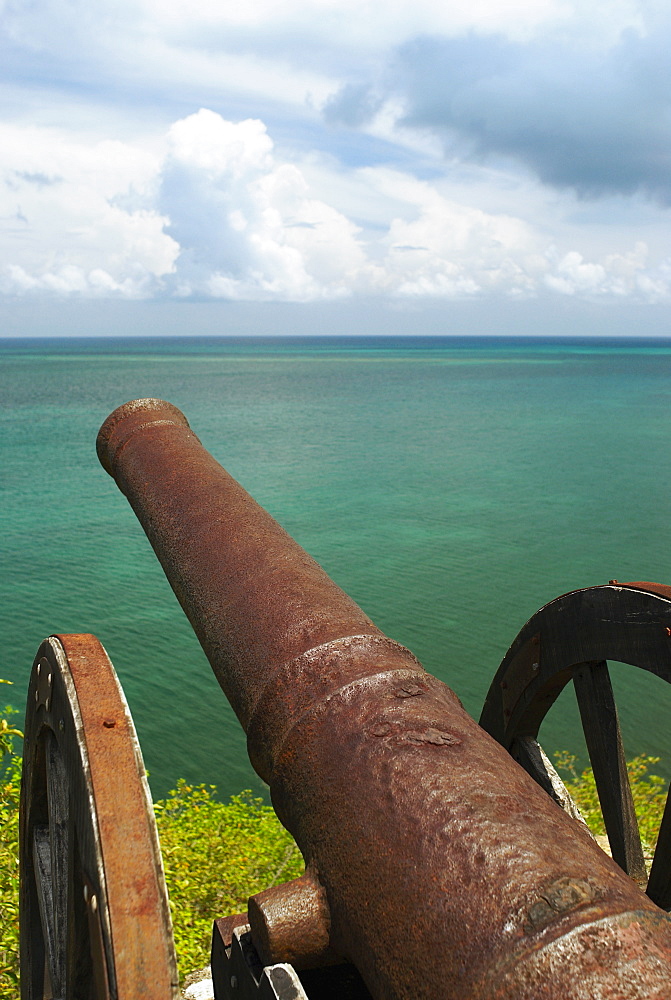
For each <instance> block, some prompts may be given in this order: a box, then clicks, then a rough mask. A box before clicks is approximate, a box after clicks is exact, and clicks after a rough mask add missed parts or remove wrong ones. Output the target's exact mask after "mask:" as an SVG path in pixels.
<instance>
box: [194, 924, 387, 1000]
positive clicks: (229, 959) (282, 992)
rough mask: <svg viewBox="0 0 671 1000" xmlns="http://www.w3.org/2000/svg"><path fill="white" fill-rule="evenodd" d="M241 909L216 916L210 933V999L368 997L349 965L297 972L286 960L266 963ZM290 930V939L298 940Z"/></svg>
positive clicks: (337, 999) (344, 999) (364, 999)
mask: <svg viewBox="0 0 671 1000" xmlns="http://www.w3.org/2000/svg"><path fill="white" fill-rule="evenodd" d="M245 920H246V916H245V914H242V913H240V914H235V915H234V916H232V917H226V918H224V919H223V920H215V922H214V928H213V933H212V955H211V963H210V964H211V969H212V983H213V986H214V1000H275V998H277V1000H370V993H369V992H368V990H367V989H366V987H365V985H364V983H363V981H362V979H361V976H360V975H359V973H358V972H357V970H356V969H355V968H354V966H353V965H349V964H339V965H333V966H329V967H325V968H316V969H310V970H309V971H306V970H303V971H302V972H300V973H299V972H297V971H296V969H295V968H294V966H292V965H290V964H289V963H286V962H277V963H274V964H271V965H264V962H263V960H262V959H261V957H260V955H259V953H258V951H257V950H256V947H255V944H254V938H253V934H252V929H251V927H250V925H249V924H247V923H245ZM299 941H300V939H299V937H298V936H294V943H299Z"/></svg>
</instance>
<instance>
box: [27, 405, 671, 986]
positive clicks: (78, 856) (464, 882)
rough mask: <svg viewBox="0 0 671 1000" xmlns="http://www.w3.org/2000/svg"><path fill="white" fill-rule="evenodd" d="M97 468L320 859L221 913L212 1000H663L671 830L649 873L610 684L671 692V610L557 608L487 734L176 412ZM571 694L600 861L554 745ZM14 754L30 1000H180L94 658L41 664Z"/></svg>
mask: <svg viewBox="0 0 671 1000" xmlns="http://www.w3.org/2000/svg"><path fill="white" fill-rule="evenodd" d="M97 447H98V455H99V458H100V460H101V462H102V464H103V466H104V467H105V469H106V470H107V471H108V472H109V473H110V475H111V476H113V478H114V479H115V480H116V482H117V484H118V486H119V488H120V489H121V490H122V491H123V493H124V494H125V495H126V497H127V499H128V501H129V503H130V504H131V506H132V508H133V510H134V511H135V513H136V515H137V517H138V518H139V520H140V522H141V524H142V526H143V528H144V530H145V532H146V534H147V536H148V538H149V541H150V542H151V544H152V546H153V548H154V550H155V552H156V554H157V556H158V558H159V560H160V562H161V564H162V566H163V568H164V570H165V573H166V575H167V577H168V580H169V581H170V584H171V586H172V588H173V590H174V592H175V594H176V596H177V598H178V600H179V601H180V603H181V605H182V607H183V609H184V611H185V613H186V615H187V617H188V618H189V621H190V622H191V624H192V626H193V628H194V630H195V632H196V635H197V636H198V639H199V641H200V643H201V645H202V646H203V649H204V650H205V653H206V655H207V657H208V659H209V661H210V663H211V665H212V669H213V671H214V673H215V676H216V678H217V680H218V682H219V684H220V686H221V687H222V689H223V691H224V693H225V695H226V697H227V698H228V699H229V701H230V702H231V705H232V706H233V709H234V710H235V712H236V714H237V716H238V718H239V720H240V723H241V725H242V726H243V728H244V730H245V731H246V733H247V742H248V750H249V756H250V759H251V762H252V764H253V766H254V768H255V770H256V771H257V773H258V774H259V775H260V776H261V778H262V779H263V780H264V781H265V782H266V783H267V784H268V786H269V788H270V795H271V800H272V803H273V806H274V808H275V810H276V812H277V815H278V816H279V818H280V820H281V821H282V823H283V824H284V825H285V826H286V828H287V829H288V830H289V831H290V832H291V833H292V834H293V836H294V837H295V839H296V842H297V843H298V845H299V847H300V850H301V852H302V854H303V857H304V860H305V874H304V875H303V876H301V878H299V879H296V880H294V881H293V882H290V883H288V884H286V885H283V886H276V887H273V888H270V889H267V890H265V891H263V892H260V893H258V894H257V895H256V896H254V897H252V898H251V899H250V900H249V903H248V908H247V912H246V913H244V914H228V915H226V914H213V915H212V917H213V938H212V977H213V983H214V991H215V997H216V1000H237V998H239V1000H257V998H258V1000H273V998H276V1000H305V998H307V1000H326V998H330V997H339V998H342V1000H348V998H349V1000H355V998H356V1000H364V998H374V1000H457V998H459V1000H587V998H594V1000H606V998H608V1000H662V998H665V1000H667V998H668V997H669V995H670V994H671V918H670V917H669V915H668V913H667V912H666V910H667V908H668V907H669V906H671V852H670V850H669V846H670V837H671V809H670V808H669V807H667V809H666V812H665V814H664V818H663V821H662V826H661V830H660V836H659V841H658V846H657V850H656V853H655V857H654V860H653V862H652V867H651V870H650V874H649V876H648V872H647V869H646V865H645V863H644V859H643V855H642V851H641V843H640V837H639V836H638V831H637V827H636V817H635V814H634V810H633V805H632V801H631V792H630V789H629V785H628V781H627V776H626V770H625V767H624V756H623V751H622V741H621V737H620V732H619V725H618V720H617V711H616V707H615V702H614V698H613V693H612V687H611V685H610V680H609V676H608V667H607V660H608V659H609V658H611V659H617V660H619V661H622V662H625V663H630V664H632V665H633V666H635V667H641V668H643V669H645V670H648V671H651V672H653V673H655V674H657V675H658V676H660V677H661V678H663V679H664V680H667V681H669V680H671V657H670V654H669V643H671V638H670V636H671V590H669V589H668V588H665V587H661V586H658V585H655V584H649V583H628V584H618V583H616V582H615V581H611V582H610V583H609V584H604V585H603V586H598V587H592V588H587V589H581V590H577V591H574V592H572V593H570V594H567V595H563V596H561V597H559V598H557V599H556V600H555V601H552V602H551V603H550V604H548V605H546V606H545V607H544V608H542V609H541V610H540V611H539V612H538V613H537V614H536V615H535V616H534V617H533V618H532V619H531V620H530V621H529V622H528V623H527V624H526V625H525V626H524V627H523V628H522V630H521V632H520V633H519V635H518V636H517V638H516V639H515V640H514V642H513V643H512V645H511V647H510V649H509V651H508V653H507V655H506V656H505V658H504V660H503V662H502V664H501V666H500V668H499V670H498V672H497V674H496V676H495V677H494V679H493V683H492V686H491V688H490V691H489V694H488V696H487V699H486V703H485V707H484V710H483V713H482V717H481V720H480V724H478V723H476V722H475V721H474V720H473V719H472V718H471V717H470V716H469V715H468V714H467V713H466V712H465V710H464V709H463V708H462V706H461V704H460V702H459V700H458V698H457V696H456V695H455V694H454V692H452V691H451V690H450V688H448V687H447V686H446V685H445V684H443V683H442V682H440V681H438V680H437V679H436V678H434V677H432V676H431V675H429V674H427V673H426V672H425V671H424V670H423V668H422V667H421V665H420V664H419V662H418V661H417V660H416V658H415V657H414V656H413V654H412V653H411V652H410V651H409V650H407V649H405V648H404V647H403V646H401V645H399V644H398V643H397V642H395V641H393V640H392V639H390V638H388V637H386V636H385V635H384V634H383V633H382V632H380V631H379V630H378V629H377V628H376V627H375V625H374V624H373V623H372V622H371V621H370V619H369V618H368V617H367V615H366V614H365V613H364V612H363V611H362V610H361V609H360V608H359V607H358V606H357V605H356V604H355V603H354V602H353V601H352V600H351V599H350V598H349V597H348V596H347V595H346V594H345V593H343V591H341V590H340V589H339V588H338V587H337V586H336V585H335V584H334V583H333V582H332V581H331V580H330V579H329V578H328V576H327V575H326V574H325V573H324V571H323V570H322V569H321V568H320V567H319V566H318V565H317V563H316V562H314V560H312V559H311V558H310V557H309V556H308V555H307V554H306V553H305V552H304V551H303V550H302V549H301V548H300V547H299V546H298V545H297V544H296V543H295V542H294V541H293V540H292V539H291V538H290V537H289V536H288V535H287V534H286V533H285V532H284V530H283V529H282V528H281V527H280V526H279V525H278V524H277V523H276V522H275V521H274V520H273V519H272V518H271V517H270V516H269V515H268V514H267V513H266V512H265V511H264V510H263V509H262V508H261V507H259V506H258V505H257V504H256V503H255V501H254V500H253V499H252V498H251V497H250V496H249V495H248V494H247V493H246V492H245V491H244V490H243V488H242V487H241V486H240V485H239V484H238V483H236V482H235V480H233V479H232V478H231V477H230V476H229V475H228V474H227V473H226V472H225V471H224V469H222V468H221V466H220V465H218V463H217V462H216V461H215V460H214V459H213V458H212V456H210V455H209V454H208V453H207V451H206V450H205V449H204V448H203V447H202V445H201V444H200V442H199V441H198V439H197V437H196V436H195V434H194V433H193V432H192V431H191V429H190V427H189V424H188V422H187V420H186V418H185V417H184V416H183V414H182V413H181V412H180V411H179V410H178V409H176V408H175V407H173V406H171V405H170V404H169V403H166V402H163V401H160V400H153V399H143V400H135V401H134V402H131V403H128V404H126V405H125V406H122V407H120V408H119V409H118V410H116V411H115V412H114V413H113V414H112V415H111V416H110V417H109V418H108V419H107V420H106V422H105V423H104V424H103V427H102V428H101V430H100V433H99V435H98V442H97ZM569 682H572V683H573V684H574V686H575V690H576V694H577V697H578V702H579V706H580V711H581V717H582V721H583V725H584V730H585V734H586V742H587V748H588V751H589V755H590V759H591V762H592V764H593V767H594V772H595V776H596V781H597V786H598V791H599V795H600V799H601V804H602V808H603V812H604V819H605V823H606V828H607V832H608V836H609V840H610V844H611V850H612V855H613V857H612V858H611V857H609V856H607V854H606V853H604V852H603V851H602V850H601V848H600V847H599V846H598V845H597V844H596V842H595V840H594V839H593V838H592V836H591V834H590V833H589V831H588V830H587V828H586V826H585V824H584V823H583V822H582V821H581V819H580V816H579V814H578V813H577V810H576V808H575V806H574V804H573V803H572V802H571V799H570V796H569V795H568V792H567V791H566V789H565V788H564V786H563V785H562V783H561V781H560V779H559V777H558V776H557V774H556V773H555V772H554V769H553V768H552V765H551V764H550V762H549V760H548V759H547V757H546V756H545V754H544V753H543V751H542V748H541V746H540V744H539V743H538V731H539V727H540V725H541V722H542V720H543V718H544V717H545V715H546V714H547V712H548V711H549V710H550V709H551V707H552V705H553V703H554V702H555V700H556V698H557V696H558V695H559V693H560V692H561V690H562V689H563V688H564V687H565V686H566V684H568V683H569ZM184 683H188V679H187V678H184ZM25 739H26V748H25V757H24V760H25V764H24V779H23V788H22V808H21V858H20V866H21V979H22V997H23V1000H38V998H39V1000H45V998H48V997H52V998H55V1000H80V998H83V1000H130V998H131V997H140V996H141V997H143V998H149V1000H168V998H173V997H176V996H177V995H178V985H177V975H176V964H175V956H174V947H173V944H172V936H171V928H170V916H169V907H168V903H167V898H166V891H165V885H164V880H163V875H162V869H161V862H160V852H159V849H158V843H157V837H156V831H155V827H154V824H153V817H152V810H151V803H150V800H149V795H148V790H147V786H146V782H145V779H144V768H143V764H142V758H141V754H140V750H139V746H138V743H137V738H136V736H135V732H134V729H133V725H132V720H131V718H130V714H129V712H128V708H127V706H126V703H125V700H124V698H123V693H122V691H121V688H120V686H119V683H118V681H117V679H116V676H115V674H114V670H113V667H112V665H111V663H110V662H109V659H108V658H107V655H106V653H105V651H104V649H103V648H102V646H101V645H100V644H99V642H98V641H97V640H96V639H95V638H94V637H93V636H51V637H49V638H48V639H47V640H45V642H44V643H43V644H42V646H41V647H40V649H39V650H38V653H37V656H36V658H35V663H34V665H33V669H32V673H31V678H30V685H29V692H28V707H27V713H26V733H25ZM213 877H216V873H213Z"/></svg>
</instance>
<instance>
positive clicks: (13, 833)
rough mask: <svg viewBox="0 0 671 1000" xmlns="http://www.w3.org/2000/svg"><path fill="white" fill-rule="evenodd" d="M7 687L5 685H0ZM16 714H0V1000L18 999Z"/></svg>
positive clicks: (8, 711) (18, 760)
mask: <svg viewBox="0 0 671 1000" xmlns="http://www.w3.org/2000/svg"><path fill="white" fill-rule="evenodd" d="M0 683H2V684H6V683H7V681H0ZM16 714H17V713H16V712H15V711H14V709H12V708H11V707H9V706H8V707H7V708H5V709H4V711H3V712H2V713H1V714H0V1000H16V997H17V996H18V995H19V793H20V782H21V758H20V756H19V755H18V753H17V752H16V743H17V741H18V740H19V739H20V738H21V733H20V731H19V730H18V729H16V728H15V727H14V726H13V725H12V720H13V718H14V716H15V715H16Z"/></svg>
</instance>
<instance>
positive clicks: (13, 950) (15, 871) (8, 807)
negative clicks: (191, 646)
mask: <svg viewBox="0 0 671 1000" xmlns="http://www.w3.org/2000/svg"><path fill="white" fill-rule="evenodd" d="M15 715H16V712H15V711H14V710H13V709H11V708H9V707H8V708H5V709H4V711H2V712H0V1000H16V998H17V996H18V995H19V862H18V857H19V790H20V779H21V757H20V755H19V753H18V745H17V744H18V742H19V740H20V738H21V733H20V732H19V730H18V729H16V728H15V727H14V725H13V724H12V720H13V718H14V717H15ZM154 808H155V811H156V822H157V824H158V830H159V836H160V838H161V849H162V852H163V864H164V866H165V875H166V882H167V884H168V891H169V895H170V909H171V913H172V920H173V927H174V932H175V946H176V948H177V960H178V962H179V967H180V971H181V974H182V975H186V974H187V973H188V972H192V971H193V970H195V969H199V968H202V967H203V966H204V965H207V964H208V962H209V960H210V939H211V936H212V920H213V918H214V917H224V916H228V914H229V913H239V912H241V911H244V910H245V909H246V908H247V899H248V898H249V896H251V895H253V894H254V893H255V892H259V891H260V890H261V889H266V888H268V887H269V886H271V885H276V884H277V883H278V882H285V881H287V880H289V879H292V878H296V877H297V876H298V875H301V874H302V872H303V859H302V857H301V854H300V852H299V850H298V848H297V847H296V844H295V843H294V841H293V840H292V838H291V836H290V835H289V834H288V833H287V831H286V830H285V829H284V827H283V826H281V824H280V822H279V820H278V819H277V817H276V816H275V813H274V812H273V810H272V809H271V808H270V806H267V805H264V803H263V801H262V800H261V799H257V798H253V797H252V794H251V792H243V793H242V794H241V795H235V796H233V798H232V799H231V800H230V802H227V803H224V802H219V801H217V798H216V789H215V788H214V786H209V787H206V786H205V785H197V786H191V785H187V784H186V782H184V781H180V782H179V783H178V785H177V788H176V789H175V790H174V791H173V792H171V793H170V795H169V797H168V798H167V799H165V800H164V801H162V802H157V803H156V804H155V806H154Z"/></svg>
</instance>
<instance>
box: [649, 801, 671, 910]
mask: <svg viewBox="0 0 671 1000" xmlns="http://www.w3.org/2000/svg"><path fill="white" fill-rule="evenodd" d="M646 891H647V893H648V896H649V897H650V899H651V900H652V901H653V903H657V906H660V907H661V908H662V909H663V910H671V790H670V792H669V794H668V795H667V797H666V805H665V807H664V815H663V816H662V824H661V826H660V828H659V836H658V838H657V846H656V847H655V856H654V858H653V861H652V868H651V869H650V878H649V879H648V888H647V890H646Z"/></svg>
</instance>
